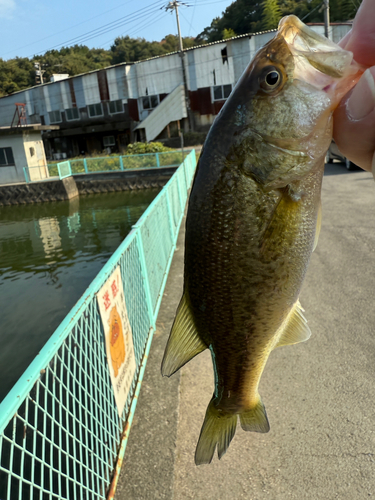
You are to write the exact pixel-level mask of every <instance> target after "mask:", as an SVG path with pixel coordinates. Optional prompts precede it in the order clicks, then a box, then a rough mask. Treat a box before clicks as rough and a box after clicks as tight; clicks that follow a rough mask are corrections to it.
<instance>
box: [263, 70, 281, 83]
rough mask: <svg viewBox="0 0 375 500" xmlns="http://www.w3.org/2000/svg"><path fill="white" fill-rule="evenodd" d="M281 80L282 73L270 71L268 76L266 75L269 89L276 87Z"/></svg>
mask: <svg viewBox="0 0 375 500" xmlns="http://www.w3.org/2000/svg"><path fill="white" fill-rule="evenodd" d="M279 80H280V73H278V72H277V71H270V72H269V73H268V75H266V84H267V85H268V86H269V87H275V86H276V85H277V84H278V83H279Z"/></svg>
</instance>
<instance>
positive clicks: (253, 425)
mask: <svg viewBox="0 0 375 500" xmlns="http://www.w3.org/2000/svg"><path fill="white" fill-rule="evenodd" d="M239 416H240V422H241V427H242V429H243V430H244V431H253V432H268V431H269V430H270V425H269V423H268V418H267V413H266V409H265V408H264V405H263V403H262V401H261V399H260V398H259V401H258V403H257V404H256V406H255V407H254V408H252V409H251V410H247V411H244V412H242V413H240V414H239ZM236 427H237V413H235V414H232V415H223V414H222V412H220V411H219V410H218V409H217V408H216V407H215V405H214V398H212V399H211V401H210V404H209V405H208V408H207V411H206V416H205V418H204V422H203V426H202V430H201V433H200V436H199V440H198V444H197V449H196V451H195V465H201V464H210V463H211V461H212V458H213V456H214V453H215V448H216V445H217V452H218V455H219V459H220V458H221V457H222V456H223V455H224V454H225V452H226V451H227V449H228V447H229V445H230V442H231V441H232V439H233V437H234V434H235V432H236Z"/></svg>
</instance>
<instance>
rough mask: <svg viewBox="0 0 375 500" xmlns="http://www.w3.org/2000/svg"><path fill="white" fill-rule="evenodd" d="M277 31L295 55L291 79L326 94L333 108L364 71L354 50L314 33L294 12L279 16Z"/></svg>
mask: <svg viewBox="0 0 375 500" xmlns="http://www.w3.org/2000/svg"><path fill="white" fill-rule="evenodd" d="M278 33H279V36H282V37H283V38H284V40H285V42H286V43H287V44H288V47H289V50H290V51H291V53H292V55H293V56H294V63H295V67H294V73H293V79H294V80H299V81H303V82H305V83H308V84H310V85H312V86H314V87H315V88H316V89H318V90H321V91H323V92H325V93H326V94H328V96H329V97H330V99H331V102H332V107H331V109H334V108H335V107H336V106H337V105H338V103H339V102H340V100H341V98H342V97H343V96H344V95H345V94H346V93H347V92H348V91H349V90H350V89H351V88H352V87H353V86H354V85H355V84H356V83H357V81H358V80H359V78H360V76H361V75H362V73H363V71H364V68H363V67H362V66H361V65H359V64H358V63H356V62H355V61H354V60H353V53H352V52H349V51H347V50H344V49H342V48H341V47H339V46H338V45H336V44H335V43H334V42H332V41H331V40H329V39H328V38H326V37H324V36H322V35H320V34H319V33H316V32H315V31H313V30H312V29H311V28H309V27H308V26H306V25H305V24H304V23H303V22H302V21H300V20H299V19H298V17H296V16H293V15H290V16H286V17H284V18H283V19H281V21H280V23H279V31H278Z"/></svg>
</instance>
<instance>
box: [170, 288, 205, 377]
mask: <svg viewBox="0 0 375 500" xmlns="http://www.w3.org/2000/svg"><path fill="white" fill-rule="evenodd" d="M205 349H207V345H206V344H205V343H204V342H203V340H202V339H201V338H200V337H199V335H198V333H197V329H196V327H195V324H194V319H193V315H192V313H191V311H190V307H189V303H188V300H187V298H186V294H184V295H183V296H182V299H181V302H180V304H179V306H178V309H177V314H176V318H175V320H174V323H173V325H172V330H171V333H170V335H169V339H168V342H167V346H166V348H165V352H164V356H163V361H162V364H161V373H162V375H163V376H167V377H170V376H171V375H173V373H175V372H176V371H177V370H179V369H180V368H181V366H183V365H185V364H186V363H187V362H188V361H190V360H191V359H192V358H194V356H196V355H197V354H199V353H200V352H202V351H204V350H205Z"/></svg>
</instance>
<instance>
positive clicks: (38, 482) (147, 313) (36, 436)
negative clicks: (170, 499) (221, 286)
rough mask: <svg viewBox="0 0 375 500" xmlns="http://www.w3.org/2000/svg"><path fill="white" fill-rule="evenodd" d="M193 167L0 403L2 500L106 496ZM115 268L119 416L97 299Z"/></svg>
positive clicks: (183, 169) (157, 203)
mask: <svg viewBox="0 0 375 500" xmlns="http://www.w3.org/2000/svg"><path fill="white" fill-rule="evenodd" d="M195 163H196V161H195V153H194V151H192V152H191V153H190V154H189V155H188V156H187V157H186V159H185V160H184V162H183V163H182V164H181V166H180V167H179V168H178V170H177V171H176V172H175V174H174V175H173V177H172V178H171V179H170V181H169V182H168V183H167V184H166V186H165V187H164V188H163V190H162V191H161V192H160V193H159V195H158V196H157V197H156V198H155V200H154V201H153V202H152V204H151V205H150V206H149V207H148V209H147V210H146V211H145V213H144V214H143V216H142V217H141V219H140V220H139V221H138V222H137V224H136V225H135V226H134V227H133V229H132V231H131V232H130V234H129V235H128V236H127V237H126V239H125V240H124V241H123V243H122V244H121V245H120V247H119V248H118V249H117V250H116V252H115V253H114V254H113V255H112V257H111V258H110V259H109V261H108V262H107V264H106V265H105V266H104V267H103V269H102V270H101V271H100V273H99V274H98V276H97V277H96V278H95V279H94V281H93V282H92V283H91V285H90V286H89V288H88V289H87V290H86V291H85V293H84V294H83V296H82V297H81V299H80V300H79V301H78V302H77V304H76V305H75V306H74V307H73V309H72V310H71V311H70V313H69V314H68V315H67V317H66V318H65V319H64V321H63V322H62V323H61V325H60V326H59V328H58V329H57V330H56V331H55V332H54V333H53V335H52V336H51V338H50V339H49V341H48V342H47V343H46V345H45V346H44V347H43V349H42V350H41V351H40V353H39V355H38V356H37V357H36V358H35V359H34V361H33V362H32V363H31V365H30V366H29V367H28V368H27V370H26V371H25V373H24V374H23V376H22V377H21V378H20V379H19V380H18V382H17V384H16V385H15V386H14V387H13V389H12V390H11V391H10V393H9V394H8V395H7V397H6V398H5V399H4V401H3V402H2V403H1V404H0V499H1V500H16V499H18V500H21V499H22V500H26V499H47V498H48V499H69V500H72V499H77V500H83V499H87V500H96V499H105V498H106V497H107V496H108V495H109V496H111V497H112V495H113V493H114V489H115V487H116V481H117V477H118V469H119V467H120V466H121V462H122V458H123V455H124V451H125V447H126V442H127V437H128V433H129V428H130V426H131V423H132V419H133V415H134V410H135V405H136V401H137V396H138V393H139V391H140V387H141V383H142V378H143V372H144V369H145V364H146V360H147V355H148V351H149V349H150V345H151V339H152V335H153V332H154V330H155V323H156V318H157V315H158V311H159V307H160V302H161V297H162V295H163V290H164V286H165V282H166V279H167V275H168V272H169V267H170V264H171V260H172V256H173V252H174V249H175V245H176V240H177V235H178V231H179V227H180V224H181V220H182V216H183V213H184V209H185V205H186V200H187V193H188V189H189V187H190V185H191V181H192V178H193V174H194V170H195ZM117 266H120V272H121V278H122V282H123V290H122V291H123V293H124V296H125V302H126V307H127V312H128V317H129V321H130V326H131V330H132V334H133V343H134V352H135V360H136V371H135V375H134V378H133V381H132V384H131V389H130V392H129V394H128V397H127V400H126V404H125V408H124V410H123V412H122V414H121V416H119V414H118V411H117V407H116V404H115V399H114V393H113V389H112V385H111V381H110V373H109V368H108V364H107V358H106V349H105V342H104V334H103V326H102V322H101V318H100V315H99V310H98V305H97V300H96V294H97V293H98V291H99V290H100V288H101V287H102V285H103V284H104V283H105V282H106V280H107V279H108V277H109V276H111V274H112V272H113V271H114V269H116V268H117ZM41 321H43V319H42V318H41Z"/></svg>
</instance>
